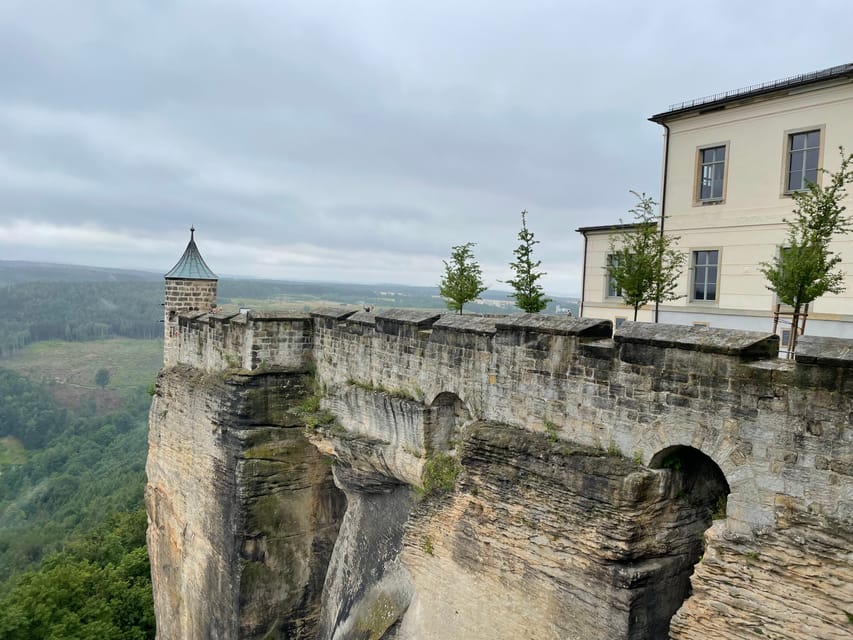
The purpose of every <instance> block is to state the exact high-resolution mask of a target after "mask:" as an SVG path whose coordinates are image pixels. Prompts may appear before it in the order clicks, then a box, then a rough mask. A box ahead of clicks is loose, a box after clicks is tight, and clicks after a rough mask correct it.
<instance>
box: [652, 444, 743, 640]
mask: <svg viewBox="0 0 853 640" xmlns="http://www.w3.org/2000/svg"><path fill="white" fill-rule="evenodd" d="M648 466H649V468H651V469H659V470H661V471H663V472H665V474H664V475H663V476H662V477H661V489H662V490H663V496H664V497H665V502H666V503H667V504H666V507H665V508H664V509H662V510H661V512H660V513H661V514H662V517H661V521H660V523H659V524H661V525H663V526H662V530H663V531H665V532H666V533H665V534H664V537H665V538H666V545H665V546H666V548H667V556H668V558H669V561H670V562H671V566H672V567H673V571H672V574H671V575H672V579H671V580H670V581H669V582H668V583H666V584H662V585H655V586H654V587H653V588H652V593H651V594H650V595H651V596H652V597H651V602H653V603H654V607H655V611H656V613H657V615H659V616H660V618H659V620H660V622H659V624H660V625H661V626H660V627H659V633H661V634H666V637H668V629H669V623H670V620H671V618H672V616H673V615H674V614H675V612H676V611H677V610H678V609H679V608H680V607H681V605H682V604H683V603H684V601H685V600H686V599H687V598H689V597H690V595H691V594H692V585H691V581H690V577H691V576H692V574H693V569H694V567H695V566H696V563H697V562H699V560H700V559H701V558H702V555H703V554H704V552H705V545H704V534H705V532H706V531H707V530H708V528H709V527H711V525H712V524H713V522H714V520H715V519H719V518H725V517H726V506H727V498H728V495H729V493H731V489H730V487H729V483H728V480H727V479H726V476H725V474H724V473H723V470H722V468H721V467H720V465H718V464H717V463H716V462H715V461H714V459H713V458H711V457H710V456H709V455H707V454H706V453H704V452H703V451H701V450H700V449H697V448H695V447H692V446H689V445H681V444H674V445H670V446H667V447H664V448H663V449H661V450H659V451H658V452H657V453H655V454H654V455H653V456H652V458H651V460H650V461H649V464H648ZM655 637H658V636H655ZM661 637H664V636H663V635H662V636H661Z"/></svg>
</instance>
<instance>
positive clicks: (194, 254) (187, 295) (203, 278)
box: [163, 227, 218, 367]
mask: <svg viewBox="0 0 853 640" xmlns="http://www.w3.org/2000/svg"><path fill="white" fill-rule="evenodd" d="M165 278H166V301H165V303H164V304H163V309H164V318H163V323H164V325H163V326H164V330H163V364H164V366H167V367H168V366H172V365H175V364H177V363H178V316H180V315H186V314H191V313H203V312H206V311H210V310H211V309H213V308H214V307H215V306H216V282H217V280H218V278H217V277H216V274H215V273H213V271H211V270H210V268H209V267H208V266H207V264H206V263H205V262H204V259H203V258H202V257H201V254H200V253H199V251H198V247H197V246H196V244H195V227H192V228H190V242H189V244H188V245H187V248H186V250H185V251H184V255H182V256H181V259H180V260H178V263H177V264H176V265H175V266H174V267H172V270H171V271H169V273H167V274H166V276H165Z"/></svg>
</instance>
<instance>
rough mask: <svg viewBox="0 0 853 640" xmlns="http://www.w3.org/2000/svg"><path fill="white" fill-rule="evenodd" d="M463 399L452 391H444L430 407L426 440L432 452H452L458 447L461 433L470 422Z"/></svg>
mask: <svg viewBox="0 0 853 640" xmlns="http://www.w3.org/2000/svg"><path fill="white" fill-rule="evenodd" d="M470 417H471V416H470V413H469V412H468V409H467V408H466V407H465V403H464V402H463V401H462V399H461V398H460V397H459V396H458V395H456V394H455V393H453V392H451V391H442V392H441V393H439V394H438V395H437V396H435V398H433V401H432V402H431V403H430V405H429V414H428V417H427V421H426V431H425V434H424V440H425V443H426V446H427V448H428V449H429V450H431V451H450V450H451V449H454V448H455V447H456V443H457V440H458V436H459V432H460V431H461V429H462V427H463V426H464V425H465V423H467V422H468V421H469V420H470Z"/></svg>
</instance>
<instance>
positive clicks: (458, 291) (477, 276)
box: [438, 242, 488, 314]
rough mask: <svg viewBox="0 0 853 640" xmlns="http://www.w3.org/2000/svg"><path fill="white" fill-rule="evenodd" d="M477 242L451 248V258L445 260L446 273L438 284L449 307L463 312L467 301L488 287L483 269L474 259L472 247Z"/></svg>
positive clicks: (440, 293)
mask: <svg viewBox="0 0 853 640" xmlns="http://www.w3.org/2000/svg"><path fill="white" fill-rule="evenodd" d="M475 245H476V243H474V242H466V243H465V244H460V245H458V246H456V247H453V248H452V249H451V253H450V260H449V261H448V260H444V261H443V262H444V275H443V276H442V278H441V282H440V283H439V285H438V293H439V295H440V296H441V297H442V298H444V299H445V302H446V304H447V308H448V309H450V310H451V311H456V312H458V313H460V314H461V313H462V307H463V306H464V305H465V303H466V302H471V301H472V300H476V299H477V298H478V297H480V294H481V293H483V291H485V290H486V289H487V288H488V287H486V286H485V285H484V284H483V276H482V270H481V269H480V265H479V263H478V262H477V261H476V260H475V259H474V253H473V252H472V251H471V248H472V247H474V246H475Z"/></svg>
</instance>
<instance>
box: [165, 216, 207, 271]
mask: <svg viewBox="0 0 853 640" xmlns="http://www.w3.org/2000/svg"><path fill="white" fill-rule="evenodd" d="M165 277H166V278H167V279H182V280H218V279H219V278H217V277H216V274H215V273H213V271H211V270H210V267H208V266H207V264H205V262H204V258H202V257H201V254H200V253H199V252H198V247H197V246H195V227H190V243H189V244H188V245H187V248H186V250H185V251H184V255H182V256H181V259H180V260H178V264H176V265H175V266H174V267H172V270H171V271H169V273H167V274H166V276H165Z"/></svg>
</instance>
